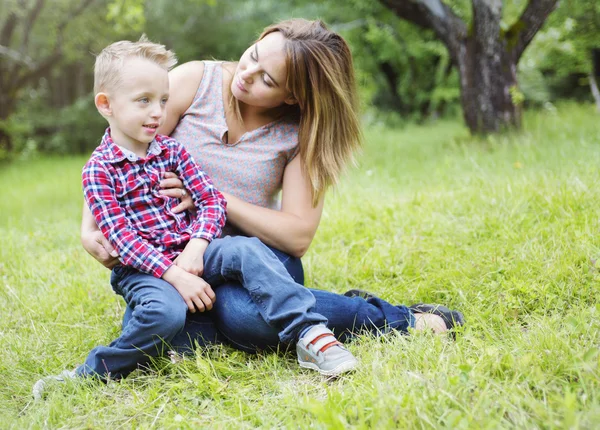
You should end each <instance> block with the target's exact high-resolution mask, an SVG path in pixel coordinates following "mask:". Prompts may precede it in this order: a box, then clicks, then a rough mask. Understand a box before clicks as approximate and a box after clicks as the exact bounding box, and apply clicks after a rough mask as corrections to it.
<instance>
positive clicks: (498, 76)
mask: <svg viewBox="0 0 600 430" xmlns="http://www.w3.org/2000/svg"><path fill="white" fill-rule="evenodd" d="M380 1H381V3H382V4H384V5H385V6H387V7H388V8H390V10H392V11H393V12H394V13H395V14H396V15H397V16H398V17H400V18H402V19H405V20H407V21H410V22H412V23H413V24H416V25H418V26H420V27H423V28H426V29H429V30H432V31H433V32H434V34H435V35H436V37H437V38H438V39H439V40H441V41H442V42H443V43H444V45H445V46H446V48H447V50H448V53H449V55H450V59H451V61H452V64H453V65H454V66H455V67H456V68H457V70H458V72H459V77H460V80H459V82H460V89H461V104H462V107H463V115H464V118H465V122H466V123H467V126H468V127H469V129H470V130H471V132H472V133H487V132H495V131H499V130H501V129H503V128H505V127H506V126H516V127H519V126H520V124H521V109H520V102H521V101H522V100H521V97H520V92H519V91H518V87H517V64H518V62H519V60H520V58H521V56H522V55H523V52H524V51H525V48H527V46H528V45H529V44H530V43H531V41H532V40H533V37H534V36H535V34H536V33H537V32H538V31H539V30H540V29H541V27H542V25H543V24H544V22H545V21H546V19H547V17H548V16H549V15H550V13H551V12H552V11H553V10H554V9H555V7H556V5H557V3H558V0H528V2H527V5H526V6H525V8H524V10H523V11H522V13H521V14H520V16H519V17H518V19H516V21H514V23H512V25H510V26H505V25H504V24H503V21H502V18H503V2H502V0H472V1H471V4H470V6H471V8H470V10H468V9H467V3H466V2H465V1H457V2H454V3H452V4H450V3H448V2H443V1H442V0H380ZM461 15H462V16H461ZM467 23H468V24H467Z"/></svg>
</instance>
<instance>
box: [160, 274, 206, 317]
mask: <svg viewBox="0 0 600 430" xmlns="http://www.w3.org/2000/svg"><path fill="white" fill-rule="evenodd" d="M163 279H164V280H165V281H167V282H168V283H170V284H171V285H173V287H175V289H176V290H177V291H178V292H179V294H181V297H183V300H184V301H185V303H186V305H187V307H188V309H189V311H190V312H191V313H195V312H196V309H198V311H200V312H204V311H205V310H208V311H210V310H211V309H212V307H213V303H214V302H215V300H216V296H215V292H214V291H213V290H212V288H211V287H210V285H208V284H207V283H206V281H204V279H202V278H199V277H198V276H195V275H192V274H191V273H188V272H186V271H184V270H183V269H181V268H179V267H177V266H175V265H173V266H171V267H169V269H168V270H167V271H166V272H165V273H164V275H163Z"/></svg>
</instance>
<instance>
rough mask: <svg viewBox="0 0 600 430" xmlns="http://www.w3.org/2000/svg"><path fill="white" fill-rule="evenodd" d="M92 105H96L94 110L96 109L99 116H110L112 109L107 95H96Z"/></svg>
mask: <svg viewBox="0 0 600 430" xmlns="http://www.w3.org/2000/svg"><path fill="white" fill-rule="evenodd" d="M94 104H95V105H96V109H98V112H100V115H102V116H104V117H107V116H111V115H112V109H111V107H110V100H109V98H108V94H106V93H98V94H96V97H94Z"/></svg>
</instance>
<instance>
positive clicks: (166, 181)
mask: <svg viewBox="0 0 600 430" xmlns="http://www.w3.org/2000/svg"><path fill="white" fill-rule="evenodd" d="M159 185H160V187H161V188H162V190H160V193H161V194H162V195H163V196H167V197H174V198H177V199H179V200H181V202H180V203H179V204H178V205H177V206H175V207H174V208H173V212H174V213H179V212H183V211H185V210H194V209H195V206H194V201H193V200H192V196H190V193H188V192H187V191H186V190H185V188H184V187H183V182H181V179H179V178H178V177H177V175H176V174H175V173H172V172H167V173H165V176H164V178H163V180H162V181H160V184H159Z"/></svg>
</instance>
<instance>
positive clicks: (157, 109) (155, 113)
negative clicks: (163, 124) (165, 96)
mask: <svg viewBox="0 0 600 430" xmlns="http://www.w3.org/2000/svg"><path fill="white" fill-rule="evenodd" d="M151 115H152V117H153V118H160V117H161V116H162V115H163V107H162V106H161V104H160V103H156V104H155V105H154V106H153V107H152V113H151Z"/></svg>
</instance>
